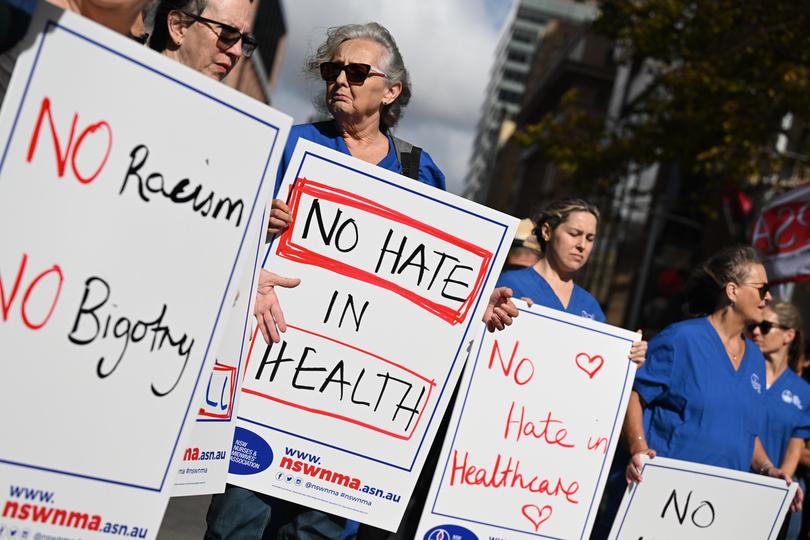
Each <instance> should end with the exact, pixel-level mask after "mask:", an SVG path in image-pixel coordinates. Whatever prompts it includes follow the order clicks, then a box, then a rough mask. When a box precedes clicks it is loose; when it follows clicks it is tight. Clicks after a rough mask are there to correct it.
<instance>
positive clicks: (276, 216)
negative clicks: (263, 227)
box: [267, 199, 292, 239]
mask: <svg viewBox="0 0 810 540" xmlns="http://www.w3.org/2000/svg"><path fill="white" fill-rule="evenodd" d="M291 221H292V214H291V213H290V207H289V206H287V204H286V203H285V202H284V201H282V200H281V199H273V202H272V203H270V216H269V217H268V219H267V238H268V239H269V238H270V237H271V236H273V235H274V234H278V233H280V232H283V231H284V229H286V228H287V227H289V226H290V222H291Z"/></svg>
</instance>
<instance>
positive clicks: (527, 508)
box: [521, 504, 552, 532]
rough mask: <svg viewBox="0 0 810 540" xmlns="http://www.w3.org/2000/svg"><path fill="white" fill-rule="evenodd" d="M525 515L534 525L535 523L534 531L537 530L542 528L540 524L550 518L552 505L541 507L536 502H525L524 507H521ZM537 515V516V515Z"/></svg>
mask: <svg viewBox="0 0 810 540" xmlns="http://www.w3.org/2000/svg"><path fill="white" fill-rule="evenodd" d="M521 512H523V515H524V516H526V519H528V520H529V521H530V522H531V524H532V525H534V532H537V529H539V528H540V525H542V524H543V522H544V521H546V520H547V519H548V518H550V517H551V512H552V509H551V505H548V504H547V505H545V506H544V507H543V508H540V507H539V506H537V505H536V504H524V505H523V508H522V509H521ZM535 516H536V517H535Z"/></svg>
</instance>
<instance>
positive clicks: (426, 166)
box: [273, 120, 446, 199]
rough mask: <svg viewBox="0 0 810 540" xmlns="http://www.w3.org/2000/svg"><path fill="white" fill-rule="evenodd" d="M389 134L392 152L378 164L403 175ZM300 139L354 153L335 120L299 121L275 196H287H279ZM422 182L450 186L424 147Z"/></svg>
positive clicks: (421, 168)
mask: <svg viewBox="0 0 810 540" xmlns="http://www.w3.org/2000/svg"><path fill="white" fill-rule="evenodd" d="M387 137H388V154H386V156H385V157H384V158H383V159H382V161H380V162H379V163H377V166H378V167H382V168H383V169H387V170H389V171H393V172H395V173H397V174H402V165H401V164H400V162H399V158H398V157H397V151H396V148H395V147H394V140H393V139H392V138H391V135H390V134H387ZM298 139H306V140H308V141H312V142H315V143H318V144H320V145H321V146H325V147H326V148H331V149H332V150H337V151H338V152H342V153H344V154H348V155H351V152H349V148H348V147H347V146H346V141H344V140H343V137H342V136H341V134H340V132H339V131H338V129H337V126H336V125H335V123H334V122H333V121H331V120H329V121H327V122H318V123H316V124H299V125H297V126H293V127H292V129H291V130H290V136H289V138H288V139H287V145H286V146H285V147H284V153H283V154H282V156H281V163H280V164H279V167H278V175H277V176H276V187H275V189H274V190H273V197H274V198H281V199H284V198H285V197H279V196H278V189H279V187H281V180H282V179H283V178H284V173H285V172H287V167H288V166H289V164H290V158H292V155H293V150H295V145H296V143H297V142H298ZM419 181H420V182H422V183H423V184H428V185H430V186H434V187H437V188H439V189H441V190H444V189H446V188H445V182H444V174H443V173H442V171H440V170H439V167H438V165H436V163H434V161H433V159H432V158H431V157H430V155H429V154H428V153H427V152H425V151H424V150H422V155H421V158H420V160H419Z"/></svg>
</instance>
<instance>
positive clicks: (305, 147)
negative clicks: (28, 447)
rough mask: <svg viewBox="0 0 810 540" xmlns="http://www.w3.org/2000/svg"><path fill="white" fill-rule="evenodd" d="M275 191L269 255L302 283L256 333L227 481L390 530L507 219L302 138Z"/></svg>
mask: <svg viewBox="0 0 810 540" xmlns="http://www.w3.org/2000/svg"><path fill="white" fill-rule="evenodd" d="M295 179H297V180H296V182H295V187H294V189H292V191H290V187H289V186H290V184H291V183H292V181H293V180H295ZM281 193H282V194H289V204H290V207H291V210H292V213H293V221H292V225H291V226H290V228H289V229H287V231H286V232H285V233H284V234H283V235H282V236H281V237H280V238H279V239H278V240H277V241H276V242H274V244H273V246H272V247H271V251H272V253H271V257H270V259H269V260H268V262H267V267H268V268H269V269H270V270H272V271H273V272H275V273H277V274H280V275H283V276H291V277H298V278H301V284H300V285H299V286H298V287H297V288H295V289H277V294H278V296H279V299H280V301H281V304H282V306H283V309H284V314H285V318H286V321H287V326H288V330H287V332H286V333H285V334H284V336H283V340H282V341H281V342H280V343H278V344H274V345H272V346H269V347H268V346H265V344H264V341H263V340H262V338H261V336H259V337H258V339H255V340H254V346H253V349H252V351H251V354H250V355H249V360H248V366H247V368H246V371H245V380H244V382H243V389H242V393H243V395H242V401H241V403H240V406H239V412H238V414H239V421H238V427H237V430H236V436H235V440H234V456H233V457H232V461H231V473H232V474H231V475H230V477H229V482H231V483H235V484H237V485H240V486H243V487H247V488H250V489H254V490H257V491H261V492H264V493H269V494H271V495H274V496H277V497H281V498H284V499H289V500H292V501H295V502H298V503H301V504H304V505H306V506H310V507H314V508H319V509H321V510H325V511H327V512H331V513H333V514H338V515H342V516H346V517H350V518H352V519H356V520H358V521H362V522H365V523H370V524H373V525H376V526H378V527H382V528H386V529H389V530H392V529H396V527H397V526H398V525H399V521H400V519H401V516H402V513H403V511H404V509H405V506H406V505H407V503H408V499H409V496H410V493H411V491H412V489H413V486H414V483H415V481H416V478H417V476H418V473H419V470H420V467H421V465H422V463H423V462H424V459H425V456H426V453H427V451H428V449H429V447H430V443H431V441H432V439H433V436H434V435H435V431H436V429H437V424H438V422H439V420H440V419H441V416H442V413H443V410H444V409H445V408H446V406H447V401H448V399H449V396H450V394H451V392H452V389H453V387H454V385H455V382H456V380H457V378H458V375H459V372H460V370H461V367H462V366H461V364H462V363H463V361H464V358H465V355H466V349H467V346H468V343H469V341H470V339H472V337H473V334H475V335H477V334H478V330H479V328H481V327H482V324H481V319H482V315H483V312H484V309H485V307H486V304H487V299H488V297H489V294H490V293H491V291H492V289H493V288H494V284H495V280H496V278H497V275H498V272H499V270H500V267H501V265H502V263H503V260H504V258H505V255H506V251H507V249H508V247H509V245H510V241H511V238H512V235H513V233H514V228H515V225H516V222H517V220H515V219H514V218H511V217H509V216H505V215H503V214H500V213H498V212H495V211H493V210H490V209H487V208H483V207H481V206H478V205H476V204H474V203H471V202H469V201H466V200H463V199H460V198H458V197H455V196H453V195H450V194H448V193H445V192H441V191H438V190H436V189H434V188H431V187H427V186H424V185H422V184H419V183H417V182H414V181H410V180H408V179H406V178H404V177H401V176H399V175H397V174H394V173H391V172H389V171H386V170H383V169H381V168H379V167H376V166H373V165H370V164H367V163H365V162H361V161H359V160H356V159H354V158H352V157H350V156H347V155H344V154H341V153H338V152H334V151H332V150H328V149H325V148H323V147H320V146H318V145H316V144H314V143H311V142H308V141H303V140H301V141H299V142H298V146H297V147H296V150H295V153H294V156H293V158H292V160H291V165H290V166H289V168H288V170H287V175H286V177H285V185H284V186H282V188H281ZM282 196H283V195H282Z"/></svg>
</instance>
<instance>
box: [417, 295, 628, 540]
mask: <svg viewBox="0 0 810 540" xmlns="http://www.w3.org/2000/svg"><path fill="white" fill-rule="evenodd" d="M519 304H520V305H521V306H522V307H521V309H520V312H521V313H520V316H519V317H518V318H517V319H516V320H515V322H514V324H512V326H510V327H508V328H507V329H506V330H504V331H503V332H498V333H495V334H484V333H481V334H480V335H479V336H478V337H479V339H478V341H477V344H476V349H475V350H474V351H473V355H472V358H471V360H470V362H468V368H467V370H466V371H465V374H464V378H463V379H462V383H461V390H460V392H459V396H458V400H457V402H456V405H455V409H454V410H453V417H452V419H451V421H450V427H449V429H448V432H447V434H446V436H445V439H444V445H443V448H442V453H441V456H440V458H439V467H438V468H437V470H436V472H435V474H434V477H433V483H432V485H431V488H430V493H429V495H428V499H427V503H426V505H425V509H424V510H423V513H422V519H421V522H420V524H419V529H418V531H419V532H418V533H417V537H418V538H423V537H424V538H428V537H429V536H430V532H431V531H433V530H435V528H436V527H440V528H441V527H447V526H450V525H455V526H463V527H465V528H467V529H469V530H470V531H472V533H473V534H474V535H475V536H477V537H478V538H553V539H563V538H564V539H572V538H577V539H583V538H588V536H589V534H590V530H591V527H592V526H593V521H594V518H595V514H596V509H597V506H598V505H599V501H600V498H601V495H602V491H603V489H604V485H605V481H606V478H607V474H608V470H609V468H610V463H611V460H612V458H613V454H614V452H615V449H616V444H617V441H618V437H619V433H620V431H621V426H622V422H623V419H624V412H625V410H626V408H627V401H628V398H629V394H630V389H631V388H632V383H633V378H634V376H635V365H634V364H633V363H632V362H630V361H629V360H628V354H629V351H630V347H631V345H632V343H633V342H634V341H636V340H637V339H638V336H637V334H635V333H633V332H628V331H627V330H623V329H620V328H615V327H612V326H609V325H606V324H603V323H599V322H595V321H593V320H591V319H587V318H584V317H578V316H575V315H571V314H569V313H564V312H561V311H556V310H553V309H549V308H546V307H542V306H537V305H535V306H533V307H531V308H529V307H528V306H526V304H524V303H522V302H519Z"/></svg>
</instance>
